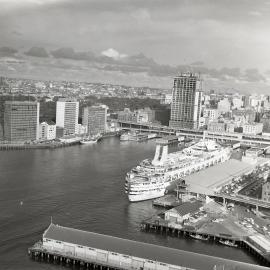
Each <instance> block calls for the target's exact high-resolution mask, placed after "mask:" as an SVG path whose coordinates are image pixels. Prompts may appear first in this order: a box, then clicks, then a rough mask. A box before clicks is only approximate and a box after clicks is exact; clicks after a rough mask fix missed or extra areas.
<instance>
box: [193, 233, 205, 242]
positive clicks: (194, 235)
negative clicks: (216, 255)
mask: <svg viewBox="0 0 270 270" xmlns="http://www.w3.org/2000/svg"><path fill="white" fill-rule="evenodd" d="M190 237H192V238H194V239H197V240H202V241H207V240H209V237H203V236H202V235H199V234H196V233H195V234H190Z"/></svg>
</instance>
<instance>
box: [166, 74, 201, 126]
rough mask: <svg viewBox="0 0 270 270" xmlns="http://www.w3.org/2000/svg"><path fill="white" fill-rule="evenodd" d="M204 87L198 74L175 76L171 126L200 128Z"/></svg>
mask: <svg viewBox="0 0 270 270" xmlns="http://www.w3.org/2000/svg"><path fill="white" fill-rule="evenodd" d="M201 100H202V89H201V80H200V78H199V76H198V75H195V74H192V73H187V74H185V73H184V74H181V75H180V76H177V77H176V78H174V86H173V97H172V103H171V116H170V123H169V125H170V127H172V128H189V129H198V128H199V119H200V116H201Z"/></svg>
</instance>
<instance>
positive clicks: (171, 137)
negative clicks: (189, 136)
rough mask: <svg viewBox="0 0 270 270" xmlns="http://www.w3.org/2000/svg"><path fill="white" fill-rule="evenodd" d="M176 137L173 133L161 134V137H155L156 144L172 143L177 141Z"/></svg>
mask: <svg viewBox="0 0 270 270" xmlns="http://www.w3.org/2000/svg"><path fill="white" fill-rule="evenodd" d="M178 142H179V141H178V137H177V136H174V135H166V136H162V138H160V139H157V140H156V143H158V144H167V145H168V144H173V143H178Z"/></svg>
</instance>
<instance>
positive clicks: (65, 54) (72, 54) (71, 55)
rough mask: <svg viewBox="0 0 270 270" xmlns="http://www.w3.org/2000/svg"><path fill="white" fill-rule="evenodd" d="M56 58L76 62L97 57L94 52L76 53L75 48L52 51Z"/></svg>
mask: <svg viewBox="0 0 270 270" xmlns="http://www.w3.org/2000/svg"><path fill="white" fill-rule="evenodd" d="M51 54H52V56H53V57H55V58H66V59H74V60H93V59H94V58H95V55H94V54H93V53H92V52H76V51H74V49H73V48H60V49H57V50H54V51H51Z"/></svg>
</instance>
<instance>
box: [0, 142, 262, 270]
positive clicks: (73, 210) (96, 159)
mask: <svg viewBox="0 0 270 270" xmlns="http://www.w3.org/2000/svg"><path fill="white" fill-rule="evenodd" d="M154 150H155V143H154V141H148V142H142V143H137V142H120V141H119V139H118V138H114V137H110V138H106V139H104V140H102V141H100V142H99V143H97V144H93V145H84V146H72V147H68V148H60V149H55V150H25V151H2V152H0V269H3V270H4V269H18V270H19V269H20V270H21V269H30V270H31V269H60V268H59V266H56V265H51V264H45V265H44V264H39V263H38V262H33V261H32V260H30V259H29V258H28V255H27V248H28V247H29V246H31V245H32V244H33V243H34V242H36V241H37V240H39V239H40V238H41V235H42V233H43V231H44V230H45V228H46V227H47V226H48V225H49V223H50V219H51V216H52V218H53V222H54V223H56V224H61V225H63V226H67V227H73V228H78V229H83V230H87V231H93V232H98V233H103V234H109V235H113V236H118V237H122V238H128V239H133V240H138V241H144V242H149V243H153V244H158V245H164V246H169V247H173V248H178V249H184V250H187V251H192V252H197V253H204V254H208V255H212V256H219V257H223V258H227V259H232V260H239V261H243V262H248V263H258V261H256V258H255V257H252V256H251V255H250V254H248V253H247V252H246V251H244V250H240V249H235V248H229V247H226V246H222V245H215V244H210V243H207V242H201V241H199V240H191V239H184V238H182V239H181V238H180V239H177V238H171V237H166V236H164V235H153V234H147V233H144V232H141V231H140V229H139V225H140V222H141V221H142V220H143V219H145V218H147V217H149V216H151V215H153V214H155V213H156V212H157V211H159V210H157V209H155V208H153V207H152V203H151V201H146V202H138V203H129V202H128V200H127V197H126V194H125V193H124V181H125V174H126V173H127V171H129V170H130V169H131V168H132V167H134V166H135V165H137V164H138V162H139V161H141V160H142V159H144V158H147V157H152V156H153V155H154ZM198 268H199V265H198Z"/></svg>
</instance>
